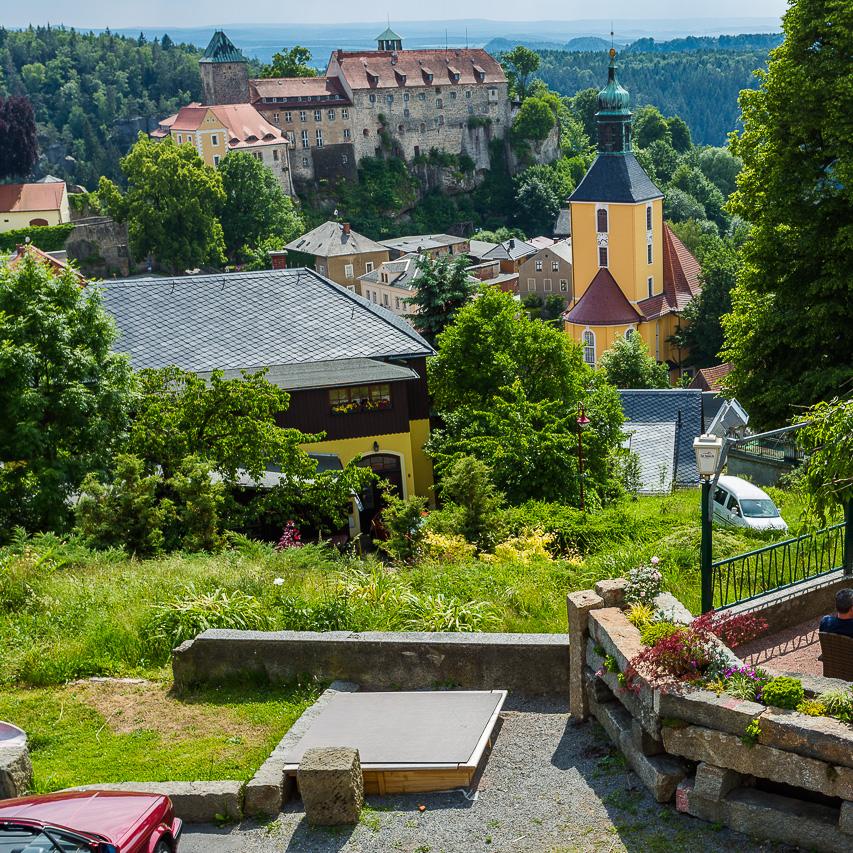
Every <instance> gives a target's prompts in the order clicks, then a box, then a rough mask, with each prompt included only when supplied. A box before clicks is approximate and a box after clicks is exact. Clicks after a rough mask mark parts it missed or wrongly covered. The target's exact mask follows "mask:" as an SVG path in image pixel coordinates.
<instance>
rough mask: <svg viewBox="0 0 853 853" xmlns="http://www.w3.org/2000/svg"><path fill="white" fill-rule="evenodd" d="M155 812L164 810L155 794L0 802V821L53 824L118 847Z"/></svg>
mask: <svg viewBox="0 0 853 853" xmlns="http://www.w3.org/2000/svg"><path fill="white" fill-rule="evenodd" d="M157 810H160V811H163V812H165V810H166V800H165V799H164V798H163V797H162V796H160V795H159V794H137V793H130V792H126V791H66V792H61V793H58V794H48V795H44V796H37V797H22V798H21V799H17V800H6V801H5V802H0V821H2V820H27V821H36V822H39V823H47V824H53V825H54V826H62V827H65V828H66V829H71V830H73V831H74V832H80V833H83V834H84V835H92V836H97V837H99V838H103V839H105V840H106V841H108V842H109V843H111V844H117V845H121V843H122V842H123V841H124V839H125V837H126V836H127V835H128V833H129V832H130V831H131V830H132V829H133V828H134V827H135V826H137V824H139V823H140V821H142V820H143V819H144V818H145V817H146V815H148V814H149V813H151V812H154V811H157Z"/></svg>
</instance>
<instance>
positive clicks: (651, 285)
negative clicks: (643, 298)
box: [649, 276, 655, 297]
mask: <svg viewBox="0 0 853 853" xmlns="http://www.w3.org/2000/svg"><path fill="white" fill-rule="evenodd" d="M654 295H655V279H654V276H649V296H650V297H651V296H654Z"/></svg>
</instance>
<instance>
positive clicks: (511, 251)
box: [483, 237, 537, 261]
mask: <svg viewBox="0 0 853 853" xmlns="http://www.w3.org/2000/svg"><path fill="white" fill-rule="evenodd" d="M536 252H537V249H536V247H535V246H531V245H530V243H525V241H524V240H519V239H518V238H516V237H511V238H510V239H509V240H504V241H503V243H498V244H497V246H495V248H494V249H491V250H490V251H488V252H486V254H485V255H483V258H488V259H489V260H513V261H517V260H518V259H519V258H526V257H527V256H528V255H534V254H536Z"/></svg>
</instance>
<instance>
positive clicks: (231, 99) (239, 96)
mask: <svg viewBox="0 0 853 853" xmlns="http://www.w3.org/2000/svg"><path fill="white" fill-rule="evenodd" d="M198 64H199V70H200V71H201V84H202V88H203V90H204V103H205V104H211V105H216V104H247V103H248V102H249V68H248V65H247V63H246V59H245V57H244V56H243V54H242V53H241V52H240V51H239V50H238V49H237V48H236V47H235V46H234V43H233V42H232V41H231V39H229V38H228V36H226V35H225V33H224V32H222V30H217V31H216V32H215V33H214V34H213V38H211V40H210V44H208V46H207V50H205V52H204V56H202V58H201V59H200V60H199V63H198Z"/></svg>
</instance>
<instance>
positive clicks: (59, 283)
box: [0, 256, 133, 532]
mask: <svg viewBox="0 0 853 853" xmlns="http://www.w3.org/2000/svg"><path fill="white" fill-rule="evenodd" d="M116 338H117V333H116V330H115V326H114V324H113V322H112V320H111V319H110V317H109V316H108V315H107V314H106V312H105V311H104V310H103V308H102V307H101V301H100V297H99V294H98V291H97V290H96V289H94V288H90V289H86V290H81V288H80V285H79V283H78V281H77V279H76V277H75V276H74V274H73V272H71V271H66V272H63V273H62V274H60V275H54V274H53V273H52V272H51V270H50V269H49V267H47V266H46V265H43V264H41V263H39V262H37V261H35V260H34V259H33V258H32V257H30V256H27V257H25V258H24V260H23V261H22V263H21V264H19V265H18V266H17V267H16V268H15V269H9V268H8V267H6V266H0V340H2V342H3V345H2V347H0V462H2V467H0V529H2V530H4V531H7V532H8V531H9V530H11V529H12V527H13V526H15V525H21V526H23V527H25V528H26V529H27V530H55V531H60V530H62V529H63V528H64V526H65V524H66V522H67V520H68V517H69V507H68V503H67V501H68V498H69V497H70V496H71V495H72V494H73V492H74V491H75V490H76V489H77V488H78V487H79V486H80V483H81V481H82V480H83V478H84V476H85V475H86V474H87V473H89V472H90V471H97V470H101V469H103V468H105V467H106V466H107V465H108V463H109V459H110V456H111V454H112V452H113V450H114V449H115V447H116V446H117V444H118V442H119V441H120V440H121V437H122V435H123V432H124V430H125V428H126V420H127V415H128V410H129V407H130V403H131V398H132V392H133V377H132V374H131V371H130V366H129V365H128V362H127V359H126V357H125V356H122V355H118V354H116V353H114V352H113V351H112V350H113V345H114V343H115V341H116Z"/></svg>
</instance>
